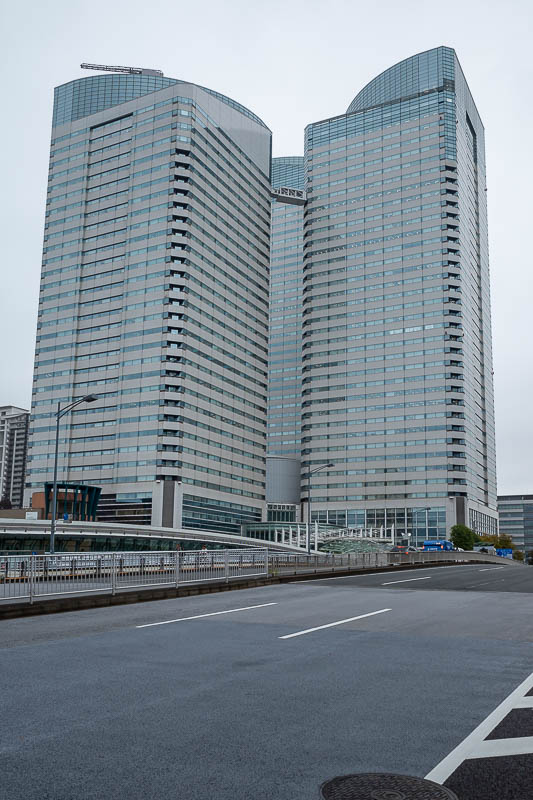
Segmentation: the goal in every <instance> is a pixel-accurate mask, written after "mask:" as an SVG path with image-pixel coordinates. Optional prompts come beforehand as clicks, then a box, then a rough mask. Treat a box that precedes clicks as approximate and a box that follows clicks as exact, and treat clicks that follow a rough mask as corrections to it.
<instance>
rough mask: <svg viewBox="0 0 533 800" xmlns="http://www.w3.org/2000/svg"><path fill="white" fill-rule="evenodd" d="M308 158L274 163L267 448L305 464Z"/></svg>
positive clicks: (274, 160) (289, 159) (274, 159)
mask: <svg viewBox="0 0 533 800" xmlns="http://www.w3.org/2000/svg"><path fill="white" fill-rule="evenodd" d="M288 188H291V189H298V190H303V188H304V160H303V157H302V156H292V157H286V158H273V159H272V189H273V198H272V233H271V256H270V326H269V327H270V345H269V348H270V362H269V377H268V434H267V448H268V452H269V454H271V455H280V456H289V457H292V458H295V457H296V458H298V459H299V458H300V448H301V441H300V408H301V396H302V385H301V373H302V284H303V265H302V261H303V258H302V253H303V250H302V242H303V202H304V200H303V197H298V196H295V195H296V193H288V192H286V191H284V189H288Z"/></svg>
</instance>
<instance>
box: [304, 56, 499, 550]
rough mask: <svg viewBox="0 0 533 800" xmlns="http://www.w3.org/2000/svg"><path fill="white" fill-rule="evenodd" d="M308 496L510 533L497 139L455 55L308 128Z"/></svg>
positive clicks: (394, 515) (432, 59) (432, 532)
mask: <svg viewBox="0 0 533 800" xmlns="http://www.w3.org/2000/svg"><path fill="white" fill-rule="evenodd" d="M305 171H306V182H305V190H306V193H307V203H306V207H305V217H304V289H303V351H302V352H303V368H302V383H303V393H302V478H303V480H302V495H301V496H302V501H305V499H306V479H305V474H306V472H307V470H308V469H309V468H314V467H316V466H319V465H321V464H324V463H327V462H332V463H334V465H335V466H334V467H332V468H331V469H329V470H324V471H322V472H320V473H318V474H317V475H316V476H315V477H314V478H313V480H312V497H313V505H312V509H313V518H315V519H318V520H319V521H320V522H329V523H334V524H335V523H336V524H339V525H349V526H352V525H355V526H357V527H359V526H366V527H378V526H380V525H385V526H386V527H390V526H391V525H395V527H396V531H397V533H398V534H400V535H401V534H410V535H411V536H412V537H413V538H412V539H411V541H413V540H414V541H421V540H423V539H424V538H428V537H429V538H435V537H436V536H439V537H444V536H446V535H448V532H449V528H450V526H451V525H452V524H454V523H455V522H464V523H466V524H467V525H470V526H471V527H472V528H474V529H475V530H477V531H478V532H479V533H485V532H486V533H489V532H495V531H496V529H497V509H496V471H495V439H494V400H493V387H492V352H491V323H490V290H489V264H488V243H487V207H486V193H485V192H486V186H485V149H484V130H483V125H482V122H481V120H480V117H479V115H478V112H477V109H476V106H475V103H474V101H473V99H472V96H471V94H470V91H469V89H468V85H467V83H466V80H465V78H464V76H463V73H462V70H461V67H460V64H459V62H458V59H457V56H456V54H455V52H454V51H453V50H452V49H451V48H447V47H439V48H436V49H434V50H429V51H427V52H425V53H420V54H418V55H416V56H413V57H412V58H408V59H406V60H405V61H402V62H401V63H399V64H396V65H395V66H393V67H391V68H390V69H388V70H386V71H385V72H383V73H382V74H381V75H379V76H378V77H377V78H375V79H374V80H373V81H371V82H370V83H369V84H368V85H367V86H366V87H365V88H364V89H363V90H362V91H361V92H359V94H358V95H357V96H356V97H355V99H354V100H353V101H352V103H351V104H350V106H349V107H348V110H347V112H346V113H345V114H341V115H340V116H338V117H334V118H332V119H327V120H323V121H320V122H316V123H313V124H311V125H309V126H308V127H307V129H306V135H305Z"/></svg>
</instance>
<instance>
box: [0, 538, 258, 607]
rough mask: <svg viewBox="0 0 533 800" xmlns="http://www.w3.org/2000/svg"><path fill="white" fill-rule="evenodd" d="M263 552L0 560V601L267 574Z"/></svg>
mask: <svg viewBox="0 0 533 800" xmlns="http://www.w3.org/2000/svg"><path fill="white" fill-rule="evenodd" d="M267 571H268V554H267V551H266V549H253V550H196V551H188V552H187V551H171V552H160V551H159V552H148V553H142V552H133V553H68V554H67V553H64V554H58V555H35V556H3V557H2V558H1V559H0V602H2V601H6V600H13V599H17V598H20V599H22V598H26V599H29V601H30V602H33V601H34V600H35V599H36V598H39V597H44V596H51V595H67V594H78V593H90V594H93V593H95V592H111V594H116V593H117V592H119V591H121V590H124V589H140V588H149V587H155V586H180V585H182V584H188V583H203V582H206V581H228V582H229V581H230V580H231V579H232V578H242V577H244V576H260V575H266V574H267Z"/></svg>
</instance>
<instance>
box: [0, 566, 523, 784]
mask: <svg viewBox="0 0 533 800" xmlns="http://www.w3.org/2000/svg"><path fill="white" fill-rule="evenodd" d="M482 570H486V571H482ZM529 576H531V577H529ZM414 579H416V580H414ZM392 581H402V582H401V583H391V582H392ZM407 581H409V582H407ZM528 582H529V583H528ZM530 583H533V569H531V570H530V569H529V568H523V569H520V568H517V567H514V566H512V565H509V566H504V567H503V570H498V569H493V568H492V565H487V564H485V565H484V564H476V565H475V566H455V567H445V568H438V569H427V570H413V571H401V572H398V573H396V574H395V573H393V574H392V575H391V573H390V572H387V573H386V574H385V575H383V574H381V575H380V574H373V575H361V576H356V577H350V578H335V579H321V580H317V581H300V582H295V583H292V584H286V585H282V586H266V587H262V588H257V589H247V590H241V591H235V592H227V593H222V594H212V595H201V596H197V597H187V598H177V599H173V600H163V601H158V602H151V603H139V604H136V605H131V606H118V607H114V608H103V609H94V610H88V611H79V612H70V613H64V614H55V615H50V616H44V617H29V618H23V619H19V620H5V621H2V622H0V663H1V670H0V679H1V681H2V693H1V697H2V705H1V712H0V713H1V719H2V725H1V726H0V760H1V769H0V796H2V797H3V796H5V797H6V798H9V800H19V799H20V800H22V799H23V798H24V800H33V798H35V799H37V798H39V800H92V799H93V798H94V799H95V800H96V798H98V800H100V799H101V798H104V797H105V798H106V799H107V798H109V800H114V799H115V798H121V799H122V798H128V800H140V799H141V798H143V800H145V799H146V798H167V797H172V798H174V797H176V798H184V799H186V800H204V799H205V800H208V799H209V800H212V799H213V798H215V797H216V798H217V800H229V799H230V798H231V799H232V800H235V798H237V800H241V799H244V798H250V800H252V799H253V800H266V799H267V798H268V800H272V798H279V799H280V800H304V799H305V800H308V799H309V798H318V796H319V794H318V792H319V789H318V787H319V786H320V784H321V783H322V782H323V781H325V780H327V779H328V778H331V777H333V776H335V775H342V774H346V773H354V772H373V771H383V772H400V773H405V774H411V775H418V776H424V775H426V774H427V773H429V772H430V771H431V770H433V768H435V767H436V766H437V765H438V764H439V762H441V761H442V759H444V758H445V757H446V756H447V755H448V754H449V753H450V751H451V750H453V748H455V747H456V746H457V745H459V744H460V743H461V742H462V740H463V739H465V737H467V736H468V735H469V734H470V733H471V731H472V730H473V729H474V728H476V726H477V725H478V724H480V723H481V722H482V721H483V720H484V719H485V718H486V717H487V715H489V714H490V713H491V712H492V711H493V710H494V709H495V707H496V706H498V704H499V703H500V702H502V701H503V700H504V699H505V698H506V697H507V696H508V695H509V694H510V693H511V692H512V691H513V690H514V689H515V687H516V686H518V684H520V683H521V682H522V681H524V680H525V679H527V678H528V676H529V675H530V674H531V672H532V669H533V614H532V613H531V600H530V598H528V597H526V596H524V593H525V592H527V591H531V587H529V588H527V586H528V585H529V584H530ZM384 584H387V585H384ZM240 609H245V610H240ZM220 612H226V613H220ZM184 618H188V619H184ZM347 620H348V621H347ZM155 623H159V624H155ZM160 623H166V624H160ZM333 623H335V624H333ZM138 626H146V627H138ZM505 724H507V725H508V723H505ZM521 724H523V723H521ZM511 735H512V726H511ZM515 735H516V734H515ZM520 758H526V759H531V758H532V756H530V755H526V756H524V755H522V756H520ZM466 763H467V762H465V764H466ZM491 763H494V760H493V762H491ZM530 766H531V762H528V763H527V764H526V768H524V769H526V771H527V772H529V773H530V774H533V770H532V769H529V767H530ZM461 769H463V767H461ZM466 772H468V770H466ZM461 776H462V777H461V780H463V784H461V786H462V791H463V794H462V795H461V800H471V798H472V800H478V796H477V795H475V794H472V792H473V791H474V792H475V791H476V789H475V788H472V785H473V783H472V781H470V783H468V775H467V778H464V776H463V775H462V773H461ZM465 780H466V783H465V782H464V781H465ZM465 786H466V787H467V788H465ZM468 787H470V788H468ZM468 792H470V794H468ZM483 792H484V794H483V795H482V796H481V795H479V800H501V799H502V797H503V794H502V793H501V792H500V793H499V795H498V794H494V795H493V796H492V797H491V795H490V793H489V794H487V789H486V788H485V789H483ZM518 796H520V795H516V797H518ZM523 796H524V797H527V796H533V795H529V794H524V795H523ZM509 797H512V795H509Z"/></svg>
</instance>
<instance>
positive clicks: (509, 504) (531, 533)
mask: <svg viewBox="0 0 533 800" xmlns="http://www.w3.org/2000/svg"><path fill="white" fill-rule="evenodd" d="M498 512H499V515H500V533H501V534H507V535H508V536H511V538H512V540H513V543H514V544H515V545H516V546H517V547H519V548H520V549H521V550H525V551H526V552H527V553H529V552H530V551H533V494H504V495H500V496H499V497H498Z"/></svg>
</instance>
